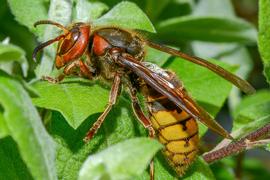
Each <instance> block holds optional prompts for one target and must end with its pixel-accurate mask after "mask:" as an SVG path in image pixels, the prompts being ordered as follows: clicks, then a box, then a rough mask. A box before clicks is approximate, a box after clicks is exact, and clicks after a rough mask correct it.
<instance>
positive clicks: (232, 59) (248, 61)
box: [192, 0, 253, 110]
mask: <svg viewBox="0 0 270 180" xmlns="http://www.w3.org/2000/svg"><path fill="white" fill-rule="evenodd" d="M192 14H193V15H194V16H197V17H200V16H213V17H226V18H231V19H234V18H236V16H235V13H234V7H233V4H232V1H231V0H223V1H213V0H204V1H199V3H198V4H197V5H196V8H195V9H194V11H193V13H192ZM192 47H193V48H192V50H193V52H194V54H195V55H197V56H198V57H204V58H208V59H209V58H213V59H219V60H221V61H224V62H227V63H229V64H232V65H238V66H239V69H238V70H237V72H236V74H237V75H238V76H240V77H242V78H244V79H247V78H248V76H249V73H250V71H251V70H252V69H253V60H252V58H251V57H250V55H249V52H248V50H247V49H246V48H245V47H243V45H241V44H237V43H212V42H201V41H196V42H192ZM210 49H211V50H210ZM240 101H241V92H240V90H239V89H237V88H236V87H234V88H233V90H232V92H231V94H230V97H229V101H228V102H229V107H230V109H231V110H232V109H234V108H235V106H236V105H237V104H238V103H239V102H240Z"/></svg>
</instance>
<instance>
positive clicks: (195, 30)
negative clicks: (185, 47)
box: [157, 16, 257, 44]
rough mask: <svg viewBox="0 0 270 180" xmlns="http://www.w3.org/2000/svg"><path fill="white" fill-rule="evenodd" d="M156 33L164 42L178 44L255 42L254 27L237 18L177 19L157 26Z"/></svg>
mask: <svg viewBox="0 0 270 180" xmlns="http://www.w3.org/2000/svg"><path fill="white" fill-rule="evenodd" d="M157 32H158V34H159V37H161V38H162V39H164V40H165V41H166V42H168V41H170V42H172V43H178V44H179V43H180V42H182V41H183V40H200V41H208V42H239V43H252V44H254V43H256V41H257V31H256V29H255V27H253V26H252V25H251V24H249V23H247V22H246V21H244V20H241V19H237V18H235V19H229V18H220V17H211V16H210V17H196V16H185V17H178V18H173V19H169V20H165V21H163V22H161V23H160V24H159V25H158V26H157ZM176 37H179V38H176Z"/></svg>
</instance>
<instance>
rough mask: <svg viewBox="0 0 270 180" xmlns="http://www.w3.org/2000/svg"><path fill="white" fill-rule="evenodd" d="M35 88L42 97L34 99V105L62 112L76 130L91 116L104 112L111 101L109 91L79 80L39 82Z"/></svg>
mask: <svg viewBox="0 0 270 180" xmlns="http://www.w3.org/2000/svg"><path fill="white" fill-rule="evenodd" d="M34 88H35V89H36V90H37V92H38V93H39V94H40V97H37V98H33V102H34V104H35V105H36V106H38V107H43V108H47V109H51V110H56V111H59V112H61V114H62V115H63V116H64V117H65V119H66V121H67V122H68V123H69V125H70V126H72V127H73V128H75V129H76V128H77V127H78V126H80V124H81V123H82V122H83V121H84V120H85V119H86V118H87V117H88V116H89V115H91V114H95V113H100V112H102V111H103V110H104V108H105V105H106V104H107V101H108V99H109V98H108V97H109V91H108V90H107V89H104V88H102V87H101V86H99V85H97V84H92V83H91V82H90V81H87V80H82V81H79V79H78V78H77V79H72V78H71V79H67V80H65V81H64V82H62V83H60V84H52V83H49V82H45V81H43V82H38V83H36V84H34ZM52 92H53V93H52Z"/></svg>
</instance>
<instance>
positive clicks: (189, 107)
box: [118, 55, 232, 139]
mask: <svg viewBox="0 0 270 180" xmlns="http://www.w3.org/2000/svg"><path fill="white" fill-rule="evenodd" d="M118 63H119V64H121V65H122V66H124V67H125V68H127V69H130V70H131V71H132V72H134V73H135V74H136V75H137V76H139V77H140V78H142V79H143V80H144V81H145V82H146V83H147V84H148V85H149V86H151V87H152V88H154V89H155V90H156V91H158V92H159V93H161V94H163V95H164V96H166V97H167V98H168V99H169V100H171V101H172V102H174V103H175V104H176V105H177V106H178V107H179V108H181V109H183V110H184V111H186V112H187V113H188V114H190V115H191V116H192V117H194V118H195V119H197V120H199V121H201V122H202V123H204V124H205V125H206V126H207V127H209V128H210V129H211V130H213V131H215V132H216V133H218V134H220V135H221V136H223V137H225V138H230V139H232V137H231V136H230V134H229V133H228V132H227V131H226V130H225V129H224V128H223V127H221V126H220V125H219V124H218V123H217V122H216V121H215V120H213V118H211V116H210V115H209V114H208V113H207V112H206V111H205V110H203V109H202V108H201V107H200V106H199V105H197V103H196V102H195V101H194V100H192V98H191V97H190V96H189V95H188V94H187V93H186V92H185V90H184V89H182V88H179V87H175V85H174V84H173V83H171V82H170V81H169V80H167V79H166V78H164V77H162V76H161V75H159V74H158V73H155V72H154V71H151V70H150V69H149V68H147V67H146V66H144V65H143V64H142V63H141V62H139V61H137V60H136V59H134V58H133V57H132V56H129V55H123V56H119V57H118Z"/></svg>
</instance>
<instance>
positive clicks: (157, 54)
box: [145, 47, 171, 67]
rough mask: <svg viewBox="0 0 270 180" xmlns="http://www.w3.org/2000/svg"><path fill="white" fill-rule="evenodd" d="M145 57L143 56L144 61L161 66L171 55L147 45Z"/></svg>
mask: <svg viewBox="0 0 270 180" xmlns="http://www.w3.org/2000/svg"><path fill="white" fill-rule="evenodd" d="M146 52H147V53H146V57H145V61H148V62H151V63H154V64H156V65H158V66H160V67H162V66H163V65H164V64H165V63H166V61H167V60H168V59H169V57H171V55H169V54H167V53H164V52H161V51H159V50H157V49H153V48H150V47H148V48H147V49H146Z"/></svg>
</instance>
